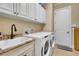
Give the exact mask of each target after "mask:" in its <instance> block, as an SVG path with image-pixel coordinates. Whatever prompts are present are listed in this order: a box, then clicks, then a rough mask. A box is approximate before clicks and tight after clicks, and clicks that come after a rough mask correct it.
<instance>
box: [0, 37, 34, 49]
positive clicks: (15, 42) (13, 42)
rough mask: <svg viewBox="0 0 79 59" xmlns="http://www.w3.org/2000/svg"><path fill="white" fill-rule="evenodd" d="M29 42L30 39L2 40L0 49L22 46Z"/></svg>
mask: <svg viewBox="0 0 79 59" xmlns="http://www.w3.org/2000/svg"><path fill="white" fill-rule="evenodd" d="M29 40H32V38H27V37H16V38H14V39H8V40H3V41H0V49H2V50H4V49H7V48H10V47H14V46H16V45H20V44H23V43H25V42H27V41H29Z"/></svg>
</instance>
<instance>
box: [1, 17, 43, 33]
mask: <svg viewBox="0 0 79 59" xmlns="http://www.w3.org/2000/svg"><path fill="white" fill-rule="evenodd" d="M12 24H15V25H16V27H17V32H16V33H23V31H24V30H25V29H27V28H32V29H33V30H34V31H42V29H43V25H41V24H35V23H31V22H26V21H21V20H16V19H9V18H5V17H0V32H2V33H3V34H10V31H11V25H12Z"/></svg>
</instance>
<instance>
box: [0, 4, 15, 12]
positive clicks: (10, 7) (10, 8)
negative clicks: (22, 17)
mask: <svg viewBox="0 0 79 59" xmlns="http://www.w3.org/2000/svg"><path fill="white" fill-rule="evenodd" d="M0 9H2V11H5V12H7V13H13V3H0Z"/></svg>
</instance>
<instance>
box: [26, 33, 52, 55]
mask: <svg viewBox="0 0 79 59" xmlns="http://www.w3.org/2000/svg"><path fill="white" fill-rule="evenodd" d="M51 33H52V32H37V33H32V34H28V35H25V36H26V37H31V38H33V39H35V56H49V55H50V51H51V47H50V38H51V37H50V34H51Z"/></svg>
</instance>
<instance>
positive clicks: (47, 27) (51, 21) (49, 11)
mask: <svg viewBox="0 0 79 59" xmlns="http://www.w3.org/2000/svg"><path fill="white" fill-rule="evenodd" d="M46 11H47V18H46V19H47V24H46V25H45V27H44V29H43V30H44V31H49V32H50V31H54V19H53V4H52V3H48V4H47V5H46Z"/></svg>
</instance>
